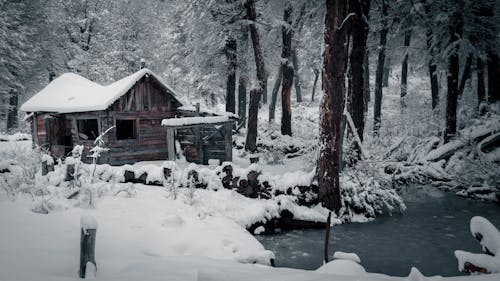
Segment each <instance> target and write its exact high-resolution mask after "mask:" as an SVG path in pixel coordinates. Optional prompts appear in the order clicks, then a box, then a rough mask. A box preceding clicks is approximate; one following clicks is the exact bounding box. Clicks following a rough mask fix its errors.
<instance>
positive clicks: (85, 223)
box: [78, 216, 97, 279]
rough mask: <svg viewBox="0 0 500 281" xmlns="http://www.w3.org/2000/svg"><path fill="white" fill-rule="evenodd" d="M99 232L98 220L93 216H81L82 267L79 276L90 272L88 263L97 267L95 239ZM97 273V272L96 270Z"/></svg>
mask: <svg viewBox="0 0 500 281" xmlns="http://www.w3.org/2000/svg"><path fill="white" fill-rule="evenodd" d="M96 233H97V221H96V220H95V218H93V217H91V216H82V217H81V218H80V234H81V236H80V269H79V271H78V276H79V277H80V278H82V279H84V278H86V276H87V275H88V274H89V272H87V264H88V263H89V262H90V263H92V264H94V268H97V264H96V262H95V239H96ZM94 274H95V272H94Z"/></svg>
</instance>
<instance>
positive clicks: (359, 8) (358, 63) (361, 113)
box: [349, 0, 370, 151]
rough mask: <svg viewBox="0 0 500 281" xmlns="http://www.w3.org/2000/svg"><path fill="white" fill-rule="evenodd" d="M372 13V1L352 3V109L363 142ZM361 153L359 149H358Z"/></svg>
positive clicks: (364, 0) (365, 0) (350, 89)
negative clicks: (366, 61) (369, 16)
mask: <svg viewBox="0 0 500 281" xmlns="http://www.w3.org/2000/svg"><path fill="white" fill-rule="evenodd" d="M369 11H370V0H363V1H352V2H350V11H349V12H350V13H354V14H355V15H356V16H355V17H353V20H352V21H351V37H352V49H351V55H350V66H351V79H350V80H349V81H350V86H349V91H350V95H349V96H350V100H351V103H350V108H349V111H350V113H351V117H352V120H353V122H354V126H355V127H356V131H357V133H358V135H359V137H360V139H361V140H363V130H364V127H365V91H366V89H365V87H366V83H365V72H364V63H365V53H366V52H365V50H366V40H367V38H368V23H367V22H366V20H365V19H366V18H368V12H369ZM358 151H359V148H358Z"/></svg>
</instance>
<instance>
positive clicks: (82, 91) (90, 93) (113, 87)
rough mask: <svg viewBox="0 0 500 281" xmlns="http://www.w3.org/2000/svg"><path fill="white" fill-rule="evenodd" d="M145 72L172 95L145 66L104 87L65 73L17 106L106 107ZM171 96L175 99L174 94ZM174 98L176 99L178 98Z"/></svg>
mask: <svg viewBox="0 0 500 281" xmlns="http://www.w3.org/2000/svg"><path fill="white" fill-rule="evenodd" d="M144 75H151V76H153V77H154V78H155V79H156V80H157V81H158V82H159V83H160V84H161V85H162V86H163V87H165V88H166V89H167V90H168V91H169V92H171V94H172V96H174V95H175V92H174V91H173V90H172V89H171V88H170V87H169V86H167V85H166V84H165V83H163V82H162V81H161V80H160V79H159V77H158V76H157V75H156V74H154V73H153V72H152V71H151V70H149V69H147V68H144V69H141V70H139V71H137V72H136V73H134V74H132V75H130V76H127V77H125V78H123V79H121V80H118V81H116V82H114V83H112V84H110V85H107V86H103V85H100V84H98V83H95V82H92V81H90V80H88V79H86V78H84V77H82V76H80V75H78V74H75V73H64V74H62V75H61V76H59V77H57V78H56V79H54V80H53V81H52V82H50V83H49V84H48V85H47V86H46V87H45V88H43V89H42V90H41V91H40V92H38V93H37V94H35V95H34V96H33V97H31V98H30V99H29V100H28V101H26V102H25V103H24V104H23V105H22V106H21V108H20V109H21V110H22V111H25V112H36V111H43V112H57V113H70V112H85V111H98V110H105V109H106V108H108V107H109V106H110V105H111V104H113V103H114V102H115V101H116V100H117V99H119V98H120V97H121V96H122V95H124V94H125V93H127V91H128V90H130V88H132V87H133V86H134V84H135V83H136V82H137V81H139V80H140V79H141V78H142V77H143V76H144ZM173 98H174V99H176V98H175V96H174V97H173ZM176 101H177V102H179V101H178V100H177V99H176ZM179 104H181V103H180V102H179Z"/></svg>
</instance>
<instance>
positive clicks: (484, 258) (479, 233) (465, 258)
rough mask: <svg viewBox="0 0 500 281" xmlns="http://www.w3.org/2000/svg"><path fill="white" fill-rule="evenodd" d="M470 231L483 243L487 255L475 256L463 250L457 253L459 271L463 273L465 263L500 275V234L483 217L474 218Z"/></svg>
mask: <svg viewBox="0 0 500 281" xmlns="http://www.w3.org/2000/svg"><path fill="white" fill-rule="evenodd" d="M470 230H471V233H472V236H474V237H475V238H476V239H477V240H479V242H480V243H481V246H482V249H483V252H485V254H473V253H469V252H465V251H461V250H457V251H455V256H456V258H457V260H458V269H459V270H460V271H463V270H464V269H465V263H467V262H468V263H471V264H472V265H474V266H476V267H479V268H484V269H486V270H487V272H490V273H500V232H499V231H498V229H497V228H496V227H495V226H494V225H493V224H492V223H491V222H490V221H488V220H487V219H486V218H484V217H481V216H475V217H472V219H471V221H470Z"/></svg>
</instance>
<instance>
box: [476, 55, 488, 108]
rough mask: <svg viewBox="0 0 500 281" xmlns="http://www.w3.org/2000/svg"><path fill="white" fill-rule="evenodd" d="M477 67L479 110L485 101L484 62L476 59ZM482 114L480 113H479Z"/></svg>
mask: <svg viewBox="0 0 500 281" xmlns="http://www.w3.org/2000/svg"><path fill="white" fill-rule="evenodd" d="M476 67H477V70H476V71H477V105H478V107H479V108H480V106H481V103H483V102H485V101H486V88H485V87H484V62H483V60H482V59H481V58H480V57H478V58H477V62H476ZM481 113H482V112H481Z"/></svg>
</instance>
